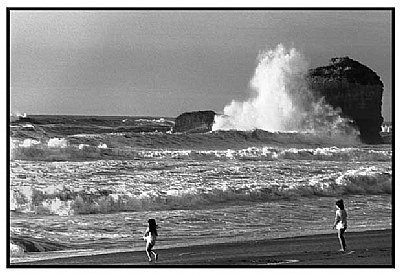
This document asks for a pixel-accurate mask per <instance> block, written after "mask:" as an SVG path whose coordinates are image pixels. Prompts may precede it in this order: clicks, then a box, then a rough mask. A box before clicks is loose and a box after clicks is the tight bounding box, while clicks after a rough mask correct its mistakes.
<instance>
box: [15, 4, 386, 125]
mask: <svg viewBox="0 0 400 274" xmlns="http://www.w3.org/2000/svg"><path fill="white" fill-rule="evenodd" d="M391 20H392V18H391V13H390V12H389V11H293V10H292V11H271V10H270V11H267V10H263V11H128V10H126V11H107V10H105V11H12V12H11V25H10V27H11V56H10V58H11V111H12V112H21V113H23V112H25V113H28V114H80V115H149V116H166V117H176V116H178V115H179V114H181V113H183V112H186V111H194V110H214V111H217V112H222V110H223V108H224V106H225V105H227V104H229V103H230V102H231V101H232V100H236V101H241V100H244V99H246V98H247V97H248V95H249V81H250V79H251V78H252V75H253V73H254V69H255V68H256V65H257V55H258V54H259V52H260V51H262V50H264V49H266V48H267V49H274V48H275V47H276V46H277V45H278V44H279V43H282V44H283V45H285V46H286V47H288V48H289V47H295V48H296V49H298V50H299V51H300V52H301V53H302V54H303V55H304V56H305V59H306V60H307V61H308V62H309V64H310V68H313V67H317V66H323V65H328V63H329V59H330V58H332V57H341V56H349V57H350V58H353V59H355V60H357V61H359V62H361V63H362V64H364V65H367V66H368V67H370V68H371V69H372V70H374V71H375V72H376V73H377V74H378V75H379V76H380V77H381V80H382V81H383V83H384V95H383V113H382V114H383V116H384V118H385V120H391V113H392V112H391V111H392V110H391V93H392V78H391V73H392V72H391V62H392V48H391V45H392V41H391V39H392V36H391V22H392V21H391Z"/></svg>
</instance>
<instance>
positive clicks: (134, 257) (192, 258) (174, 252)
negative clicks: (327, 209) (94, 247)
mask: <svg viewBox="0 0 400 274" xmlns="http://www.w3.org/2000/svg"><path fill="white" fill-rule="evenodd" d="M346 240H347V242H348V251H350V252H346V253H341V252H338V249H339V243H338V239H337V237H336V234H334V233H332V234H325V235H313V236H305V237H295V238H284V239H273V240H262V241H251V242H250V241H249V242H237V243H226V244H214V245H203V246H191V247H180V248H171V249H162V246H157V247H158V248H159V249H158V252H159V254H160V255H159V260H158V261H157V262H152V263H149V262H148V261H147V257H146V254H145V252H144V251H142V252H121V253H112V254H102V255H93V256H80V257H69V258H59V259H52V260H46V261H36V262H29V263H19V264H12V265H11V266H21V267H30V266H45V265H47V266H49V265H53V266H67V267H68V266H91V267H96V266H111V267H120V266H125V267H129V266H143V267H167V266H186V267H191V266H193V267H196V266H211V267H214V266H219V265H221V266H226V267H229V266H230V265H237V266H239V265H241V266H244V267H246V266H280V267H282V266H300V265H309V266H313V265H315V266H337V267H341V266H379V267H394V258H393V257H392V255H393V254H392V246H393V242H392V230H377V231H366V232H348V233H346ZM156 250H157V249H156Z"/></svg>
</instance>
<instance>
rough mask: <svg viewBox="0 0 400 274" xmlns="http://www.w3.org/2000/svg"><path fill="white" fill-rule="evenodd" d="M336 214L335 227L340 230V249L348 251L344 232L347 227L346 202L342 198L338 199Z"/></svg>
mask: <svg viewBox="0 0 400 274" xmlns="http://www.w3.org/2000/svg"><path fill="white" fill-rule="evenodd" d="M336 209H337V210H336V216H335V223H334V224H333V229H335V228H336V229H337V230H338V238H339V243H340V247H341V249H340V250H339V251H341V252H344V251H346V241H345V239H344V232H345V230H346V228H347V211H346V210H345V209H344V202H343V200H342V199H340V200H338V201H336Z"/></svg>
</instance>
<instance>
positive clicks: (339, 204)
mask: <svg viewBox="0 0 400 274" xmlns="http://www.w3.org/2000/svg"><path fill="white" fill-rule="evenodd" d="M336 205H337V206H338V207H339V208H340V209H341V210H343V209H344V202H343V200H342V199H340V200H338V201H336Z"/></svg>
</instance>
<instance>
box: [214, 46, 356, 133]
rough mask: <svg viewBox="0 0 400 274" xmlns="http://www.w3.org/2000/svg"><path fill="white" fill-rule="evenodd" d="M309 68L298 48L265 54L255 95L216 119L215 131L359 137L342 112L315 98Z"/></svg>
mask: <svg viewBox="0 0 400 274" xmlns="http://www.w3.org/2000/svg"><path fill="white" fill-rule="evenodd" d="M307 73H308V64H307V62H306V61H305V59H304V57H303V56H302V55H301V54H300V53H299V52H298V51H297V50H296V49H294V48H291V49H289V50H287V49H286V48H285V47H284V46H283V45H278V46H277V47H276V49H274V50H267V51H264V52H262V53H261V54H260V55H259V57H258V66H257V68H256V70H255V72H254V76H253V78H252V80H251V81H250V87H251V88H252V90H254V91H255V93H254V95H253V96H251V97H250V98H249V99H248V100H247V101H245V102H236V101H232V102H231V103H230V104H229V105H227V106H226V107H225V108H224V113H223V114H224V115H218V116H216V118H215V123H214V126H213V130H214V131H215V130H244V131H247V130H253V129H262V130H266V131H301V132H312V133H315V134H326V133H328V134H329V135H348V136H353V137H354V136H356V135H357V134H358V132H357V131H356V130H355V129H353V128H352V127H351V126H350V123H351V121H350V120H349V119H346V118H343V117H341V116H340V113H341V111H340V110H339V109H333V108H332V107H331V106H329V105H327V104H326V103H325V101H324V100H323V98H315V97H314V95H313V93H312V92H311V91H310V89H309V88H308V85H307V80H306V76H307Z"/></svg>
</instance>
